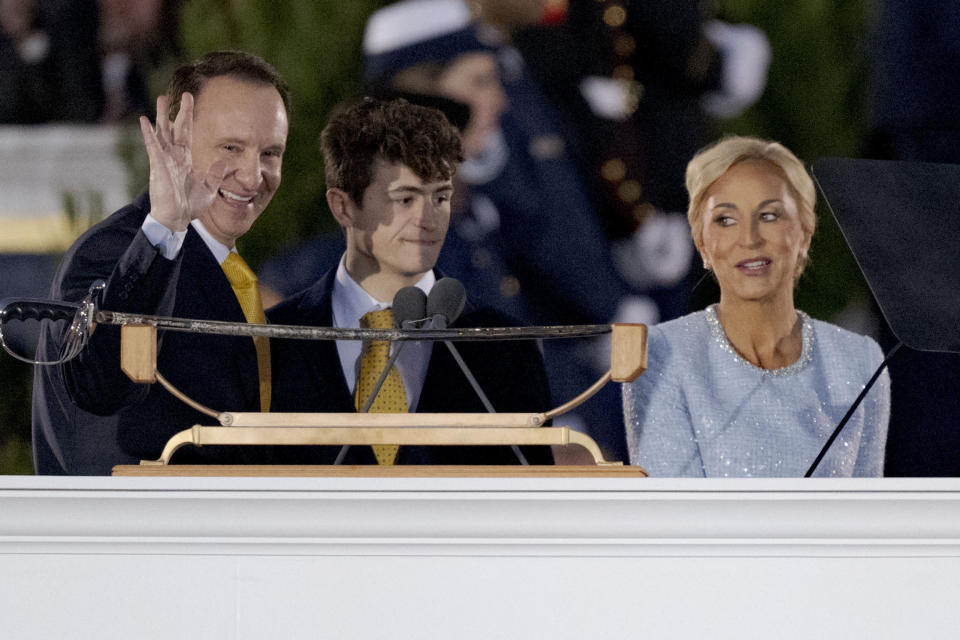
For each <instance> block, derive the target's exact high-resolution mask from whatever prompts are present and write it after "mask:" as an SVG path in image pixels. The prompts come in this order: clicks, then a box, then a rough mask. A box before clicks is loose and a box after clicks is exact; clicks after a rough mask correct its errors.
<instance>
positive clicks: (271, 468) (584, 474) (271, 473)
mask: <svg viewBox="0 0 960 640" xmlns="http://www.w3.org/2000/svg"><path fill="white" fill-rule="evenodd" d="M113 475H114V476H181V477H186V476H193V477H215V476H253V477H274V478H276V477H280V478H296V477H305V478H318V477H321V478H322V477H329V478H510V477H515V478H646V477H647V472H646V471H644V470H643V468H642V467H631V466H593V465H526V466H524V465H437V466H420V465H393V466H378V465H200V464H196V465H193V464H181V465H177V464H171V465H117V466H115V467H114V468H113Z"/></svg>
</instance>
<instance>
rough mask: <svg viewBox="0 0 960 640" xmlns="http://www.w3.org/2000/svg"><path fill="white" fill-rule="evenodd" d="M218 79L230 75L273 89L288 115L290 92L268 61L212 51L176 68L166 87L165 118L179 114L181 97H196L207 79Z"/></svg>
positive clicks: (242, 53) (171, 118)
mask: <svg viewBox="0 0 960 640" xmlns="http://www.w3.org/2000/svg"><path fill="white" fill-rule="evenodd" d="M219 76H231V77H233V78H237V79H238V80H244V81H246V82H251V83H253V84H261V85H270V86H273V87H274V88H275V89H276V90H277V93H279V94H280V99H281V100H283V107H284V109H286V111H287V113H288V114H289V113H290V89H289V87H287V83H286V82H284V80H283V78H281V77H280V74H279V73H277V70H276V69H274V68H273V65H271V64H270V63H269V62H267V61H266V60H264V59H263V58H261V57H260V56H256V55H254V54H252V53H247V52H245V51H229V50H228V51H211V52H210V53H207V54H205V55H204V56H202V57H200V58H197V59H196V60H194V61H193V62H191V63H190V64H185V65H183V66H181V67H178V68H177V70H176V71H174V72H173V77H172V78H170V82H169V83H168V84H167V96H168V97H169V98H170V105H169V108H168V110H167V117H168V118H170V120H171V121H173V120H176V118H177V113H178V112H179V111H180V98H182V97H183V94H184V92H186V91H189V92H190V93H191V94H192V95H193V97H194V98H197V96H198V95H199V93H200V91H201V90H202V89H203V87H204V85H205V84H206V83H207V80H210V79H211V78H216V77H219Z"/></svg>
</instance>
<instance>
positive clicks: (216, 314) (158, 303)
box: [33, 195, 265, 475]
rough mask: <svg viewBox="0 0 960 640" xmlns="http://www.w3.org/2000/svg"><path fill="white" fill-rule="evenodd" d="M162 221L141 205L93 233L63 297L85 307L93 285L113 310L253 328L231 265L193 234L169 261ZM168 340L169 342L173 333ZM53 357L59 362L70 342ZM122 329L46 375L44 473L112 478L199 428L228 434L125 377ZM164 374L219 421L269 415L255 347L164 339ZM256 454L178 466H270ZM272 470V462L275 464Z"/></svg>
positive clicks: (189, 451)
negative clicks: (227, 415) (115, 469)
mask: <svg viewBox="0 0 960 640" xmlns="http://www.w3.org/2000/svg"><path fill="white" fill-rule="evenodd" d="M149 210H150V203H149V199H148V198H147V196H146V195H144V196H141V197H140V198H139V199H138V200H137V201H136V202H135V203H133V204H131V205H128V206H126V207H124V208H123V209H120V210H119V211H117V212H116V213H114V214H113V215H111V216H110V217H109V218H107V219H106V220H104V221H103V222H101V223H100V224H98V225H96V226H94V227H93V228H91V229H90V230H89V231H87V232H86V233H84V234H83V235H82V236H81V237H80V238H79V239H78V240H77V241H76V242H75V243H74V244H73V246H72V247H71V248H70V250H69V251H68V252H67V254H66V256H65V257H64V260H63V263H62V264H61V265H60V268H59V269H58V271H57V274H56V276H55V279H54V282H53V286H52V289H51V296H52V297H53V298H54V299H57V300H66V301H71V302H76V301H79V300H81V299H82V298H83V296H84V295H85V294H86V293H87V290H88V288H89V287H90V285H91V283H93V282H94V281H96V280H98V279H102V280H104V281H105V282H106V285H107V286H106V288H105V289H104V291H103V292H102V294H101V295H100V300H99V306H100V308H103V309H108V310H111V311H126V312H133V313H151V314H157V315H165V316H170V315H172V316H176V317H183V318H202V319H209V320H228V321H236V322H243V321H244V316H243V311H242V310H241V308H240V304H239V303H238V302H237V298H236V296H235V295H234V293H233V290H232V289H231V287H230V283H229V281H228V280H227V279H226V276H225V275H224V274H223V271H222V270H221V268H220V265H219V264H217V261H216V259H215V258H214V257H213V254H211V253H210V250H209V249H208V248H207V246H206V245H205V244H204V242H203V240H202V239H201V238H200V236H199V235H198V234H197V233H196V232H195V231H194V230H193V229H192V228H190V230H189V231H188V232H187V236H186V238H185V240H184V244H183V248H182V250H181V251H180V254H179V255H178V257H177V258H176V259H175V260H167V259H165V258H164V257H163V256H162V254H160V253H159V251H158V250H157V249H156V248H154V247H153V246H152V245H151V244H150V243H149V242H148V241H147V239H146V236H145V235H144V234H143V232H142V231H140V226H141V224H142V223H143V220H144V218H145V217H146V215H147V213H148V212H149ZM161 333H163V332H161ZM44 339H45V344H42V345H41V348H43V349H45V350H46V351H47V353H48V355H49V354H53V353H55V352H58V351H59V349H60V347H61V343H62V336H59V335H47V336H45V338H44ZM119 344H120V331H119V328H118V327H113V326H98V327H97V328H96V330H95V331H94V333H93V335H92V336H91V339H90V343H89V345H88V346H87V348H86V349H84V351H83V353H82V354H81V355H80V356H78V357H77V358H75V359H74V360H71V361H70V362H67V363H65V364H63V365H60V366H56V367H50V366H38V367H37V370H36V374H35V376H34V393H33V450H34V464H35V467H36V471H37V473H41V474H71V475H80V474H108V473H110V468H111V467H112V466H113V465H114V464H118V463H129V462H133V461H136V460H138V459H156V458H157V457H159V455H160V453H161V451H162V449H163V446H164V444H165V443H166V441H167V439H169V438H170V436H172V435H173V434H175V433H177V432H178V431H181V430H183V429H187V428H189V427H190V426H192V425H194V424H204V425H211V424H216V421H215V420H214V419H213V418H210V417H208V416H205V415H203V414H201V413H199V412H197V411H195V410H194V409H191V408H190V407H188V406H187V405H185V404H184V403H182V402H181V401H179V400H177V399H176V398H174V397H173V396H172V395H170V394H169V393H168V392H167V391H166V390H165V389H164V388H163V387H161V386H160V385H159V384H153V385H138V384H134V383H133V382H131V381H130V380H129V379H128V378H127V377H126V375H124V374H123V373H122V372H121V370H120V366H119ZM157 368H158V370H159V371H160V373H161V374H163V375H164V377H166V378H167V379H168V380H169V381H170V382H171V383H172V384H173V385H174V386H175V387H177V388H178V389H180V390H181V391H183V392H184V393H186V394H187V395H188V396H190V397H191V398H193V399H194V400H196V401H198V402H200V403H201V404H203V405H206V406H207V407H210V408H211V409H215V410H218V411H226V410H232V411H258V410H259V382H258V378H257V359H256V352H255V349H254V347H253V341H252V340H251V339H250V338H235V337H223V336H206V335H198V334H189V333H175V332H169V333H166V335H161V338H160V344H159V349H158V355H157ZM263 454H264V452H263V451H260V450H254V449H251V448H246V447H231V448H218V447H203V448H195V447H186V448H184V449H181V452H178V454H177V455H176V456H175V457H174V460H175V461H176V462H207V463H214V462H222V463H242V462H253V461H261V457H260V456H262V455H263ZM264 461H265V460H264Z"/></svg>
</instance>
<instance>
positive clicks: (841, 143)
mask: <svg viewBox="0 0 960 640" xmlns="http://www.w3.org/2000/svg"><path fill="white" fill-rule="evenodd" d="M571 1H573V2H577V1H587V0H571ZM385 4H388V2H386V1H384V0H379V1H378V0H349V1H346V2H345V1H343V0H187V1H185V2H184V3H183V6H182V12H181V42H180V44H179V47H178V49H179V51H178V53H177V54H176V55H175V56H171V57H170V58H169V59H167V60H164V61H163V62H162V63H161V64H160V65H159V66H158V67H157V68H156V69H155V70H154V71H153V72H152V75H151V77H150V79H149V84H150V89H151V94H152V95H153V96H155V95H157V94H158V93H160V92H161V91H163V90H164V88H165V84H166V81H167V79H168V77H169V75H170V73H171V71H172V69H173V68H174V67H175V66H177V65H178V64H180V63H181V62H183V61H186V60H191V59H194V58H196V57H198V56H199V55H201V54H202V53H204V52H206V51H209V50H212V49H222V48H238V49H243V50H247V51H251V52H254V53H257V54H259V55H261V56H263V57H264V58H265V59H267V60H269V61H270V62H272V63H273V64H274V65H275V66H276V67H277V69H278V70H279V71H280V73H281V74H282V75H283V76H284V77H285V78H286V80H287V82H288V83H289V84H290V87H291V90H292V107H291V129H290V136H289V141H288V144H289V146H288V149H287V151H286V154H285V156H284V176H283V186H282V188H281V189H280V190H279V191H278V193H277V195H276V196H275V198H274V200H273V203H272V204H271V205H270V207H269V208H268V209H267V211H266V212H265V213H264V215H263V219H264V221H263V222H260V223H259V224H257V225H255V226H254V227H253V229H252V231H251V232H249V233H248V234H247V235H245V236H244V237H243V239H242V240H241V241H240V251H241V252H242V253H243V255H244V256H245V257H246V258H247V260H248V261H249V262H250V263H251V266H253V267H254V269H256V268H257V267H258V266H259V265H260V264H261V263H262V262H263V261H264V260H265V259H267V258H269V257H270V256H271V255H273V254H274V253H276V252H277V251H278V250H280V249H282V248H283V247H285V246H287V245H290V244H293V243H295V242H296V241H298V240H299V239H302V238H305V237H307V236H310V235H313V234H315V233H317V232H320V231H324V230H329V229H331V228H333V226H334V224H333V221H332V219H331V217H330V216H329V213H328V211H327V209H326V204H325V201H324V197H323V186H324V185H323V175H322V168H321V164H320V159H319V149H318V138H319V134H320V131H321V129H322V128H323V124H324V123H325V121H326V118H327V115H328V113H329V112H330V110H331V108H332V107H333V106H334V105H336V104H337V103H338V102H340V101H342V100H344V99H348V98H352V97H355V96H357V94H358V91H359V90H360V82H359V79H360V77H361V64H362V59H361V56H360V50H361V48H360V43H361V38H362V33H363V25H364V22H365V20H366V17H367V16H368V15H369V14H370V12H372V11H373V10H374V9H376V8H378V7H380V6H383V5H385ZM714 8H715V9H716V12H717V15H718V16H719V17H721V18H723V19H725V20H727V21H729V22H745V23H750V24H753V25H756V26H758V27H760V28H761V29H763V30H764V31H765V32H766V34H767V36H768V38H769V39H770V42H771V45H772V47H773V62H772V66H771V68H770V74H769V80H768V84H767V89H766V91H765V93H764V96H763V98H762V99H761V100H760V101H759V102H758V103H757V104H756V105H755V106H754V107H752V108H751V109H750V110H749V111H747V112H746V113H744V114H743V115H742V116H740V117H739V118H737V119H735V120H731V121H726V122H721V123H718V133H727V132H730V133H742V134H753V135H759V136H763V137H768V138H773V139H777V140H780V141H781V142H783V143H784V144H786V145H787V146H788V147H790V148H791V149H792V150H793V151H795V152H796V153H797V155H798V156H799V157H800V158H802V159H804V160H805V161H807V162H811V161H813V160H814V159H815V158H817V157H822V156H847V157H856V156H859V155H861V154H862V153H863V150H864V145H865V142H864V141H865V139H866V133H867V124H866V119H865V110H866V101H867V97H868V91H869V76H870V64H869V62H870V61H869V50H868V43H869V37H868V34H869V32H870V24H871V16H872V15H873V12H874V10H875V6H874V5H873V3H872V2H871V0H786V1H784V2H776V3H772V2H767V1H765V0H717V1H716V2H715V3H714ZM141 144H142V143H141V141H140V138H139V131H138V130H137V129H136V127H135V126H132V127H131V129H130V132H129V134H128V136H127V137H126V142H125V143H124V144H123V145H121V147H122V148H121V149H119V150H118V153H120V154H121V156H122V157H123V158H124V159H125V161H126V162H127V163H128V164H129V165H130V166H132V167H134V171H133V179H132V180H131V185H130V190H131V197H133V196H134V195H136V194H137V193H139V192H141V191H142V190H143V189H144V188H145V186H146V184H147V178H146V177H147V163H146V155H145V153H143V152H142V149H141ZM818 213H819V221H820V227H819V229H818V232H817V236H816V237H815V239H814V245H813V248H812V251H811V255H812V258H813V263H812V265H811V267H810V268H809V269H808V270H807V273H806V274H805V275H804V278H803V280H802V281H801V285H800V288H799V291H798V306H799V307H800V308H803V309H805V310H807V311H808V312H810V313H812V314H813V315H814V316H817V317H822V318H833V317H835V316H836V314H837V313H839V312H841V310H843V309H845V308H849V306H850V305H851V304H853V305H857V304H866V303H867V300H868V298H867V296H868V293H867V289H866V286H865V285H864V283H863V281H862V279H861V278H860V275H859V270H858V269H857V268H856V265H855V263H854V262H853V259H852V257H851V256H850V254H849V251H848V250H847V249H846V245H845V243H844V242H843V239H842V237H841V235H840V233H839V231H838V229H837V227H836V225H835V224H834V223H833V220H832V218H831V216H830V215H829V213H828V212H827V211H826V209H825V208H824V207H823V206H822V203H821V204H820V206H819V210H818ZM700 289H701V291H700V293H699V294H698V296H699V297H701V298H709V297H710V296H712V295H715V292H713V291H711V285H710V284H709V283H707V284H706V285H705V286H702V287H701V288H700ZM31 377H32V376H31V370H30V367H28V366H27V365H24V364H22V363H20V362H17V361H15V360H13V359H12V358H10V357H9V356H7V355H6V354H0V384H2V387H0V474H29V473H32V472H33V468H32V462H31V459H30V447H29V442H30V387H31Z"/></svg>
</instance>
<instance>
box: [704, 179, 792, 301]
mask: <svg viewBox="0 0 960 640" xmlns="http://www.w3.org/2000/svg"><path fill="white" fill-rule="evenodd" d="M704 207H705V208H704V212H703V216H702V218H701V224H702V230H701V235H700V241H699V242H698V247H697V248H698V249H699V250H700V253H701V255H702V256H703V259H704V261H705V262H706V263H707V264H708V265H709V266H710V268H711V269H712V270H713V272H714V273H715V274H716V277H717V282H719V284H720V290H721V293H722V295H723V296H724V297H729V298H732V299H739V300H744V301H747V300H750V301H768V300H774V299H777V298H780V297H781V296H786V297H787V298H788V299H791V300H792V297H793V287H794V283H795V282H796V277H797V274H798V273H799V272H800V269H801V265H802V261H803V256H804V255H805V254H806V252H807V250H808V249H809V247H810V235H809V234H808V233H806V232H805V231H804V230H803V227H802V226H801V224H800V215H799V209H798V203H797V198H796V197H795V196H794V194H793V191H792V189H791V188H790V184H789V182H788V181H787V179H786V177H785V176H784V174H783V172H782V171H781V170H780V169H779V168H778V167H777V166H776V165H773V164H771V163H769V162H767V161H765V160H743V161H741V162H738V163H736V164H734V165H732V166H731V167H730V168H729V169H727V171H726V173H724V174H723V175H722V176H720V177H719V178H718V179H717V180H716V181H715V182H714V183H713V184H711V185H710V187H709V188H708V189H707V192H706V198H705V203H704Z"/></svg>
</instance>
